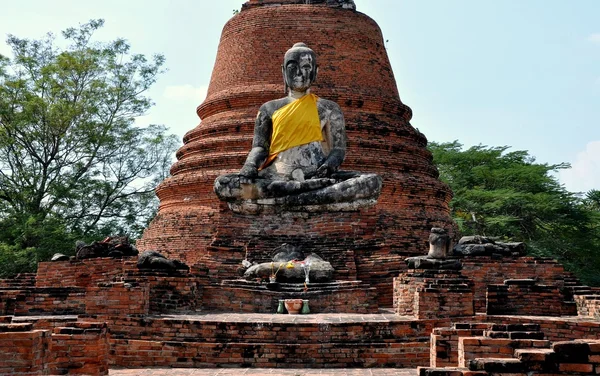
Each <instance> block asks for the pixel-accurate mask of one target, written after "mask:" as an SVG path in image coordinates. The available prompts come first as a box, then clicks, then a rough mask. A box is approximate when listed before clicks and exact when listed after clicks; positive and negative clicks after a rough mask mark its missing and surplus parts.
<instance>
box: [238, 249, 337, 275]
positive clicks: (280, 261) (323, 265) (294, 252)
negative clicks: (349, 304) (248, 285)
mask: <svg viewBox="0 0 600 376" xmlns="http://www.w3.org/2000/svg"><path fill="white" fill-rule="evenodd" d="M278 250H279V252H278V253H276V254H275V255H274V256H273V261H272V262H265V263H261V264H254V265H251V266H250V267H249V268H248V269H247V270H246V272H245V273H244V278H246V279H247V280H255V279H261V280H262V279H267V278H274V279H276V281H277V282H288V283H301V282H305V281H306V280H307V278H306V273H307V272H308V280H310V281H311V282H317V283H322V282H329V281H331V280H332V279H333V272H334V269H333V267H332V266H331V263H329V262H328V261H325V260H323V259H322V258H321V257H319V256H318V255H317V254H315V253H311V254H309V255H308V256H306V257H305V256H304V253H303V252H302V251H301V250H300V249H298V248H296V247H293V246H290V245H288V244H283V245H282V246H281V247H279V249H278Z"/></svg>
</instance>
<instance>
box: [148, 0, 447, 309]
mask: <svg viewBox="0 0 600 376" xmlns="http://www.w3.org/2000/svg"><path fill="white" fill-rule="evenodd" d="M304 3H306V2H305V1H295V0H288V1H285V0H277V1H273V0H253V1H249V2H248V3H246V4H244V6H243V8H242V11H241V12H240V13H239V14H237V15H235V16H234V17H233V18H232V19H231V20H230V21H229V22H228V23H227V24H226V25H225V27H224V29H223V33H222V36H221V41H220V44H219V50H218V53H217V59H216V62H215V66H214V70H213V73H212V77H211V81H210V86H209V89H208V95H207V98H206V100H205V101H204V103H202V104H201V105H200V106H199V107H198V109H197V113H198V116H199V117H200V118H201V120H202V121H201V123H200V124H199V125H198V126H197V127H196V128H194V129H192V130H191V131H189V132H188V133H187V134H186V136H185V137H184V145H183V146H182V147H181V148H180V149H179V151H178V152H177V159H178V161H177V162H176V163H175V164H174V165H173V167H172V168H171V175H172V176H171V177H169V178H168V179H166V180H165V181H164V182H162V183H161V184H160V186H159V187H158V188H157V195H158V197H159V199H160V208H159V212H158V214H157V216H156V218H154V220H153V221H152V223H151V224H150V226H149V228H148V229H147V230H146V231H145V233H144V235H143V238H142V239H141V240H139V241H138V248H140V249H141V250H157V251H159V252H161V253H163V254H165V255H168V256H170V257H175V258H179V259H181V260H182V261H185V262H186V263H188V264H190V265H200V266H204V267H205V268H206V269H207V270H208V271H209V274H210V275H211V276H212V277H213V278H214V280H215V281H216V280H222V279H231V278H237V277H238V272H239V270H238V269H239V268H240V267H241V261H242V260H244V259H247V260H249V261H251V262H254V261H257V262H264V261H269V260H270V257H271V253H272V251H273V249H274V248H276V247H277V246H279V245H281V244H282V243H288V244H292V245H301V246H304V247H305V248H307V250H309V251H314V252H316V253H318V254H319V255H321V256H322V257H323V258H324V259H326V260H328V261H330V262H331V263H332V265H333V266H334V268H335V269H336V275H335V277H336V279H338V280H362V281H363V282H367V283H369V284H370V285H371V286H373V287H377V288H378V290H379V301H380V304H382V305H384V306H385V305H387V306H390V305H391V303H392V301H391V288H392V287H391V286H392V278H393V277H394V276H397V274H398V272H399V271H400V270H402V269H404V268H405V266H404V262H403V259H404V258H405V257H406V256H409V255H424V254H426V253H427V248H428V245H427V244H428V243H427V238H428V235H429V232H430V230H431V228H432V227H442V228H446V229H448V230H449V231H450V232H451V233H452V232H453V228H454V225H453V222H452V220H451V218H450V214H449V207H448V203H449V201H450V199H451V192H450V190H449V188H448V187H447V186H446V185H445V184H443V183H442V182H440V181H439V180H438V172H437V170H436V168H435V166H434V165H433V163H432V157H431V154H430V153H429V151H428V150H427V149H426V144H427V139H426V138H425V136H424V135H423V134H421V133H420V132H419V131H417V130H415V129H414V128H413V127H412V126H411V125H410V119H411V115H412V114H411V110H410V108H408V107H407V106H406V105H404V104H403V103H402V102H401V100H400V96H399V94H398V88H397V86H396V81H395V79H394V74H393V72H392V69H391V66H390V63H389V60H388V56H387V53H386V49H385V46H384V41H383V37H382V34H381V31H380V29H379V27H378V25H377V24H376V23H375V21H373V20H372V19H371V18H369V17H368V16H366V15H365V14H362V13H360V12H357V11H355V10H354V9H353V6H349V4H348V3H349V2H348V1H331V0H328V1H312V2H311V4H304ZM350 3H351V2H350ZM296 42H304V43H306V44H307V45H308V46H309V47H310V48H312V49H313V50H314V51H315V52H316V54H317V56H318V63H319V75H318V78H317V82H316V83H315V85H313V87H312V92H313V93H315V94H316V95H318V96H320V97H322V98H326V99H330V100H333V101H335V102H337V103H338V104H339V105H340V106H341V108H342V110H343V112H344V116H345V119H346V130H347V135H348V149H347V154H346V159H345V162H344V163H343V164H342V169H344V170H356V171H363V172H373V173H377V174H379V175H380V176H381V177H382V178H383V189H382V193H381V196H380V197H379V201H378V204H377V205H376V206H375V207H373V208H370V209H363V210H361V211H356V212H336V213H329V212H327V213H298V212H294V213H280V214H272V215H266V214H263V215H243V214H236V213H234V212H232V211H231V210H230V209H229V208H228V206H227V205H226V204H225V203H222V202H221V201H219V199H218V198H217V197H216V195H215V194H214V192H213V182H214V180H215V178H216V177H217V176H219V175H222V174H225V173H236V172H238V171H239V169H240V168H241V167H242V165H243V163H244V161H245V158H246V155H247V153H248V151H249V150H250V148H251V143H252V136H253V127H254V122H255V119H256V114H257V112H258V109H259V107H260V106H261V104H263V103H265V102H267V101H269V100H272V99H276V98H281V97H283V96H285V93H284V84H283V77H282V73H281V64H282V61H283V56H284V54H285V52H286V51H287V50H288V49H289V48H290V47H291V46H292V45H294V43H296Z"/></svg>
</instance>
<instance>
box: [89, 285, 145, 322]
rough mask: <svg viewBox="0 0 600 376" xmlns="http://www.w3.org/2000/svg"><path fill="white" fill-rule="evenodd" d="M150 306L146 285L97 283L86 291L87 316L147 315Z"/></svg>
mask: <svg viewBox="0 0 600 376" xmlns="http://www.w3.org/2000/svg"><path fill="white" fill-rule="evenodd" d="M149 305H150V294H149V287H148V285H147V284H141V285H138V284H134V283H125V282H114V283H99V284H98V285H97V286H90V287H88V288H87V289H86V299H85V313H86V314H88V315H123V316H126V315H147V314H148V311H149V308H148V307H149Z"/></svg>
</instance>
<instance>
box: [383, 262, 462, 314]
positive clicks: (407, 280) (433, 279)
mask: <svg viewBox="0 0 600 376" xmlns="http://www.w3.org/2000/svg"><path fill="white" fill-rule="evenodd" d="M394 309H395V312H396V314H398V315H401V316H414V317H416V318H419V319H431V318H435V317H461V316H472V315H473V314H474V310H473V282H472V281H470V280H469V279H467V278H465V277H464V276H462V275H461V272H460V271H456V270H416V269H409V270H408V271H407V272H406V273H401V274H400V275H399V276H398V278H395V279H394Z"/></svg>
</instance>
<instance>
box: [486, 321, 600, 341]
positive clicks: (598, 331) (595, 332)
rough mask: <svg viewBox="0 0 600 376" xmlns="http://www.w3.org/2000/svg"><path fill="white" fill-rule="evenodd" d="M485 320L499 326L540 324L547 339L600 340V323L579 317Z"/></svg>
mask: <svg viewBox="0 0 600 376" xmlns="http://www.w3.org/2000/svg"><path fill="white" fill-rule="evenodd" d="M483 317H484V318H485V320H487V321H491V322H495V323H498V324H538V325H539V326H540V331H541V332H543V333H544V335H545V336H546V339H548V340H550V341H553V342H556V341H572V340H576V339H581V338H583V339H600V321H596V320H582V319H581V318H578V317H544V318H539V319H538V318H535V317H520V316H483Z"/></svg>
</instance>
